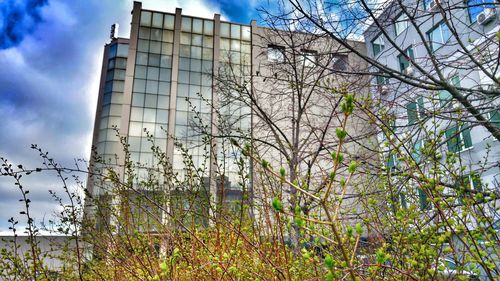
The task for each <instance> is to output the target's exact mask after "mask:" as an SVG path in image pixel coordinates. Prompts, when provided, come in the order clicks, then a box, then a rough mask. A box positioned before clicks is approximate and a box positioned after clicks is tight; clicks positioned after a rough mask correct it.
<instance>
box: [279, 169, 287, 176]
mask: <svg viewBox="0 0 500 281" xmlns="http://www.w3.org/2000/svg"><path fill="white" fill-rule="evenodd" d="M285 174H286V171H285V168H283V167H281V168H280V175H281V177H282V178H284V177H285Z"/></svg>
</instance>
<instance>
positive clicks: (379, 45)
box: [372, 34, 385, 57]
mask: <svg viewBox="0 0 500 281" xmlns="http://www.w3.org/2000/svg"><path fill="white" fill-rule="evenodd" d="M384 47H385V45H384V38H383V37H382V34H379V35H378V36H377V37H375V38H374V39H373V40H372V51H373V56H374V57H376V56H377V55H378V54H380V52H382V51H383V50H384Z"/></svg>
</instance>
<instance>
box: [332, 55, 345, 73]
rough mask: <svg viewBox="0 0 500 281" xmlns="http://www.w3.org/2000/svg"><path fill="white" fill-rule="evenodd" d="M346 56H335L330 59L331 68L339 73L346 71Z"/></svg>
mask: <svg viewBox="0 0 500 281" xmlns="http://www.w3.org/2000/svg"><path fill="white" fill-rule="evenodd" d="M348 62H349V61H348V57H347V55H340V54H335V55H334V56H333V59H332V68H333V69H335V70H339V71H345V70H347V65H348Z"/></svg>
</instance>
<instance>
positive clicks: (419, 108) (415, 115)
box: [406, 97, 425, 125]
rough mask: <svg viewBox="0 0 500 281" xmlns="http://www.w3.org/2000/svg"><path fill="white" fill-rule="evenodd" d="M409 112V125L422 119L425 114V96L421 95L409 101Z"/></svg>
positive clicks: (407, 108)
mask: <svg viewBox="0 0 500 281" xmlns="http://www.w3.org/2000/svg"><path fill="white" fill-rule="evenodd" d="M406 112H407V114H408V125H413V124H415V123H416V122H417V121H418V120H422V119H423V118H424V116H425V108H424V98H422V97H419V98H417V99H416V100H415V101H412V102H409V103H408V104H407V105H406Z"/></svg>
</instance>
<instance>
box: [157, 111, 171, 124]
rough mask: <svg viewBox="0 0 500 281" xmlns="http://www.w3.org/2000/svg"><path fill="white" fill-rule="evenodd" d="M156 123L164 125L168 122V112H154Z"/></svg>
mask: <svg viewBox="0 0 500 281" xmlns="http://www.w3.org/2000/svg"><path fill="white" fill-rule="evenodd" d="M156 122H157V123H163V124H166V123H167V122H168V110H161V109H159V110H157V111H156Z"/></svg>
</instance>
